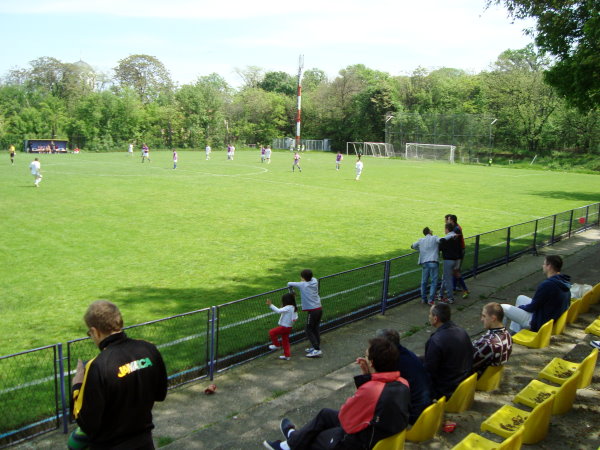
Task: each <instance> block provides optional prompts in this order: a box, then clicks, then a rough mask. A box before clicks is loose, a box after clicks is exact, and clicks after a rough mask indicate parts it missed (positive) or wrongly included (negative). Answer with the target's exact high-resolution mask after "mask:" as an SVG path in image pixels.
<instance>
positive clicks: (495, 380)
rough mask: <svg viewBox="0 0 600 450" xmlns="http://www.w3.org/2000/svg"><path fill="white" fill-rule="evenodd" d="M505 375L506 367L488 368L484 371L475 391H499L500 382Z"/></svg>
mask: <svg viewBox="0 0 600 450" xmlns="http://www.w3.org/2000/svg"><path fill="white" fill-rule="evenodd" d="M503 373H504V366H487V368H486V369H485V370H484V371H483V373H482V374H481V376H480V377H479V379H478V380H477V385H476V386H475V390H477V391H484V392H489V391H493V390H494V389H498V386H500V381H502V374H503Z"/></svg>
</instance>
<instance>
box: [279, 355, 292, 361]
mask: <svg viewBox="0 0 600 450" xmlns="http://www.w3.org/2000/svg"><path fill="white" fill-rule="evenodd" d="M279 359H283V360H284V361H289V360H290V359H292V358H290V357H289V356H285V355H281V356H280V357H279Z"/></svg>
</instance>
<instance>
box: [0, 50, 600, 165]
mask: <svg viewBox="0 0 600 450" xmlns="http://www.w3.org/2000/svg"><path fill="white" fill-rule="evenodd" d="M552 67H553V66H552V65H551V62H550V61H549V60H548V59H547V58H545V57H544V56H543V54H540V53H538V52H537V51H536V50H535V49H534V48H533V47H532V46H529V47H526V48H524V49H520V50H507V51H505V52H503V53H502V54H501V55H499V57H498V59H497V61H496V62H495V63H493V64H492V65H491V66H490V69H489V70H487V71H484V72H481V73H476V74H474V73H468V72H465V71H463V70H459V69H452V68H442V69H437V70H432V71H427V70H425V69H422V68H419V69H417V70H415V71H413V73H411V74H410V75H402V76H392V75H390V74H388V73H385V72H380V71H377V70H373V69H370V68H368V67H365V66H364V65H360V64H358V65H352V66H348V67H346V68H344V69H342V70H340V72H339V74H338V75H337V76H336V77H335V78H333V79H328V78H327V76H326V75H325V73H324V72H323V71H322V70H319V69H311V70H308V71H306V72H305V73H304V77H303V82H302V87H303V103H302V106H303V108H302V113H303V127H302V134H303V138H307V139H322V138H329V139H332V140H333V145H334V148H335V149H341V148H344V146H345V142H347V141H375V142H383V141H384V139H385V137H386V136H385V131H386V129H389V127H392V128H393V127H394V126H396V125H397V119H396V118H397V117H399V116H400V115H401V114H402V113H414V114H413V115H414V116H416V117H419V116H420V115H422V116H425V115H431V114H445V115H453V116H454V117H461V115H462V116H465V117H466V116H467V115H479V116H481V117H488V118H494V119H497V120H496V122H495V125H494V130H493V135H494V138H493V145H494V148H495V149H497V150H502V149H506V150H510V151H516V150H521V151H526V152H535V153H542V154H543V153H544V152H550V151H551V150H554V149H559V150H569V151H576V152H580V153H588V154H594V153H595V154H597V153H600V112H599V111H598V109H597V107H588V108H582V107H581V106H582V105H577V106H579V109H576V108H575V106H574V105H573V102H568V101H567V100H566V98H565V96H564V95H562V94H561V92H560V91H557V90H556V88H554V87H552V86H550V85H549V84H548V83H547V80H546V79H545V75H544V74H545V73H546V71H547V70H548V69H549V68H552ZM238 74H239V75H240V77H241V79H242V80H243V85H242V86H241V87H240V88H238V89H234V88H232V87H231V86H230V85H229V84H228V83H227V82H226V81H225V79H224V78H223V77H221V76H220V75H218V74H211V75H208V76H202V77H199V78H198V79H197V80H196V81H195V82H193V83H190V84H184V85H181V86H178V85H176V84H175V83H174V82H173V81H172V80H171V77H170V74H169V71H168V69H167V68H166V67H165V66H164V65H163V64H162V63H161V62H160V61H159V60H157V59H156V58H154V57H152V56H149V55H131V56H129V57H127V58H124V59H122V60H121V61H119V62H118V64H117V66H116V67H115V68H114V74H112V76H109V75H106V74H102V73H97V72H95V71H94V70H93V69H92V67H91V66H89V65H88V64H86V63H84V62H82V61H79V62H77V63H65V62H61V61H59V60H57V59H55V58H52V57H42V58H39V59H36V60H34V61H32V62H31V63H30V64H29V67H27V68H22V69H14V70H11V71H10V72H9V73H7V74H5V76H4V77H3V78H2V81H1V83H0V143H1V144H2V145H3V147H5V148H6V147H7V146H8V145H9V144H15V145H19V143H20V142H21V141H22V140H23V139H27V138H49V137H56V138H67V139H69V141H70V142H71V145H73V146H75V145H77V146H79V147H81V148H84V149H87V150H95V151H102V150H114V149H125V148H126V146H127V143H128V142H131V141H135V142H136V143H137V144H139V145H141V143H142V142H145V143H147V144H148V145H149V146H151V147H154V148H166V147H178V148H200V147H203V146H204V145H205V144H206V143H209V144H211V145H212V146H219V145H225V144H226V143H228V142H233V143H237V144H243V143H266V142H270V141H271V139H273V138H275V137H283V136H292V135H293V132H294V124H295V114H296V112H295V107H296V97H295V95H296V78H295V77H294V76H292V75H289V74H287V73H284V72H265V71H263V70H262V69H261V68H259V67H247V68H246V69H242V70H238ZM588 106H589V105H588ZM386 121H389V123H386ZM490 137H491V129H490ZM485 142H486V143H487V139H486V140H485ZM489 144H491V139H490V142H489ZM481 145H484V144H481ZM485 145H487V144H485Z"/></svg>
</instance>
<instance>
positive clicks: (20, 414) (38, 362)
mask: <svg viewBox="0 0 600 450" xmlns="http://www.w3.org/2000/svg"><path fill="white" fill-rule="evenodd" d="M57 347H58V345H49V346H47V347H41V348H37V349H35V350H28V351H25V352H21V353H17V354H15V355H9V356H4V357H1V358H0V404H1V405H2V407H1V408H0V448H2V447H5V446H7V445H10V444H14V443H15V442H19V441H21V440H23V439H25V438H29V437H32V436H36V435H38V434H40V433H44V432H46V431H50V430H55V429H56V428H58V426H59V418H60V409H59V403H60V401H59V399H60V392H59V384H58V383H59V376H58V373H59V370H58V366H57V364H58V349H57Z"/></svg>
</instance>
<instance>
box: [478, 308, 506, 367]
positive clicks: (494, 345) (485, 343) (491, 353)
mask: <svg viewBox="0 0 600 450" xmlns="http://www.w3.org/2000/svg"><path fill="white" fill-rule="evenodd" d="M503 319H504V310H503V309H502V306H501V305H500V304H499V303H496V302H492V303H488V304H487V305H485V306H484V307H483V310H482V311H481V323H483V328H485V329H486V330H487V332H486V333H485V334H484V335H483V336H481V337H480V338H479V339H477V340H476V341H473V372H477V374H478V376H479V375H481V374H482V373H483V371H484V370H485V369H487V367H488V366H501V365H503V364H506V362H507V361H508V358H509V357H510V354H511V352H512V338H511V337H510V333H509V332H508V330H507V329H506V328H505V327H504V324H503V323H502V320H503Z"/></svg>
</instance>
